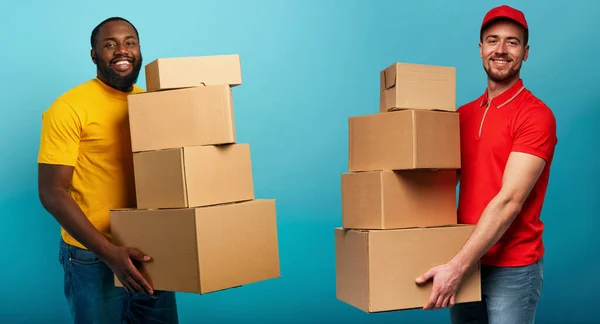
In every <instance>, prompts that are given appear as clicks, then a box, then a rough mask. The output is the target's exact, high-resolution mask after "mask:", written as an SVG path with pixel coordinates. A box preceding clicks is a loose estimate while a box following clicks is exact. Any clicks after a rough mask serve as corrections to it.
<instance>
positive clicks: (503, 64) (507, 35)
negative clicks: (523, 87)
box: [479, 20, 529, 83]
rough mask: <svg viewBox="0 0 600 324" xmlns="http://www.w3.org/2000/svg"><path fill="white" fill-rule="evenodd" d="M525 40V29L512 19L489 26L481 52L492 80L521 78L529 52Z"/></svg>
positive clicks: (480, 46)
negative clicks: (523, 65) (521, 71)
mask: <svg viewBox="0 0 600 324" xmlns="http://www.w3.org/2000/svg"><path fill="white" fill-rule="evenodd" d="M525 42H526V40H525V30H524V29H523V27H521V26H520V25H518V24H516V23H514V22H512V21H506V20H501V21H496V22H493V23H492V24H490V25H489V26H487V28H486V29H485V30H484V32H483V35H482V41H481V43H480V44H479V52H480V56H481V58H482V60H483V68H484V69H485V71H486V73H487V75H488V77H489V78H490V80H492V81H495V82H498V83H501V82H510V81H511V80H514V79H517V78H519V72H520V70H521V65H522V63H523V62H524V61H526V60H527V56H528V54H529V45H527V44H525Z"/></svg>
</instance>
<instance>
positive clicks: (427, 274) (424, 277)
mask: <svg viewBox="0 0 600 324" xmlns="http://www.w3.org/2000/svg"><path fill="white" fill-rule="evenodd" d="M434 275H435V268H432V269H429V270H428V271H427V272H425V273H424V274H422V275H420V276H419V277H418V278H417V279H416V282H417V283H418V284H422V283H425V282H427V281H428V280H429V279H431V278H433V276H434Z"/></svg>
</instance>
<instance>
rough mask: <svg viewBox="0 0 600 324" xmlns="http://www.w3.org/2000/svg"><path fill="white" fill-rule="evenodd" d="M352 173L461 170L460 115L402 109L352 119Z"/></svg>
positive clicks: (349, 163)
mask: <svg viewBox="0 0 600 324" xmlns="http://www.w3.org/2000/svg"><path fill="white" fill-rule="evenodd" d="M348 131H349V150H348V153H349V155H350V156H349V162H348V167H349V171H350V172H358V171H377V170H413V169H459V168H460V130H459V117H458V113H457V112H440V111H428V110H402V111H394V112H389V113H379V114H371V115H365V116H356V117H350V118H349V121H348Z"/></svg>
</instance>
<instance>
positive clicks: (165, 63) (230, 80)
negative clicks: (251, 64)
mask: <svg viewBox="0 0 600 324" xmlns="http://www.w3.org/2000/svg"><path fill="white" fill-rule="evenodd" d="M145 70H146V91H148V92H152V91H159V90H169V89H178V88H188V87H195V86H199V85H202V84H204V85H217V84H227V85H229V86H231V87H234V86H237V85H240V84H242V67H241V62H240V56H239V54H232V55H210V56H187V57H172V58H159V59H156V60H154V61H152V62H151V63H149V64H148V65H146V67H145Z"/></svg>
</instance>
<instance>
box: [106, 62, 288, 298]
mask: <svg viewBox="0 0 600 324" xmlns="http://www.w3.org/2000/svg"><path fill="white" fill-rule="evenodd" d="M241 83H242V77H241V64H240V58H239V56H238V55H218V56H203V57H181V58H164V59H158V60H155V61H153V62H152V63H150V64H148V65H147V66H146V88H147V92H145V93H139V94H133V95H130V96H129V97H128V104H129V125H130V131H131V146H132V151H133V152H132V154H133V167H134V175H135V187H136V199H137V208H135V209H120V210H113V211H111V232H112V237H113V240H114V242H115V243H116V244H118V245H120V246H128V247H135V248H138V249H140V250H141V251H142V252H144V253H145V254H147V255H149V256H150V257H151V258H152V261H150V262H148V263H143V264H141V265H140V266H139V269H140V271H141V273H142V274H143V275H144V277H145V278H146V279H147V280H148V281H149V283H150V285H151V286H152V287H153V289H155V290H166V291H176V292H191V293H200V294H203V293H209V292H214V291H219V290H223V289H228V288H233V287H238V286H241V285H245V284H249V283H252V282H257V281H262V280H267V279H272V278H276V277H279V275H280V269H279V251H278V242H277V226H276V212H275V200H273V199H255V197H254V185H253V178H252V167H251V159H250V147H249V144H240V143H237V142H236V130H235V125H234V113H233V111H234V110H233V98H232V87H234V86H237V85H240V84H241ZM115 284H116V285H117V286H120V285H121V283H120V282H119V280H118V279H117V278H115Z"/></svg>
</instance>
